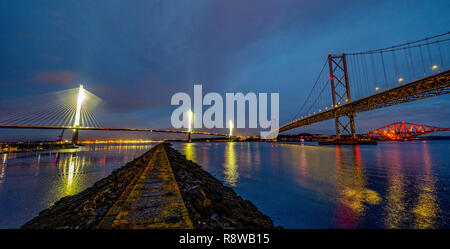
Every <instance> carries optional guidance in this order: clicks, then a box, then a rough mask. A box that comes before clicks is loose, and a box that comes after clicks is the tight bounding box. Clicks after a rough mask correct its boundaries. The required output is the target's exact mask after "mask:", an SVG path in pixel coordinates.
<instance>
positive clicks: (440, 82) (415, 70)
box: [279, 32, 450, 137]
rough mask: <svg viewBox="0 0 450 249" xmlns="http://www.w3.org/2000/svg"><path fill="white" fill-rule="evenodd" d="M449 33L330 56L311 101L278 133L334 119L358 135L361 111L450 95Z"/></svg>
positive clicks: (342, 131)
mask: <svg viewBox="0 0 450 249" xmlns="http://www.w3.org/2000/svg"><path fill="white" fill-rule="evenodd" d="M449 41H450V32H447V33H444V34H440V35H436V36H432V37H427V38H424V39H421V40H417V41H413V42H408V43H403V44H399V45H395V46H391V47H387V48H382V49H375V50H369V51H364V52H357V53H348V54H345V53H344V54H340V55H332V54H329V55H328V58H327V60H326V62H325V63H324V65H323V67H322V70H321V72H320V73H319V76H318V77H317V80H316V82H315V83H314V86H313V88H312V90H311V91H310V93H309V95H308V97H307V99H306V100H305V102H304V103H303V105H302V106H301V108H300V110H299V111H298V112H297V114H296V115H295V117H294V119H293V120H292V121H291V122H289V123H287V124H285V125H282V126H281V127H280V129H279V132H284V131H288V130H291V129H294V128H297V127H300V126H304V125H310V124H313V123H317V122H321V121H324V120H329V119H334V121H335V129H336V135H337V137H340V136H341V135H344V134H348V135H351V136H353V137H355V122H354V117H355V115H356V114H357V113H361V112H366V111H370V110H375V109H380V108H385V107H389V106H393V105H398V104H402V103H407V102H411V101H416V100H420V99H426V98H430V97H434V96H439V95H443V94H447V93H449V92H450V70H449V67H450V58H449V55H450V47H449Z"/></svg>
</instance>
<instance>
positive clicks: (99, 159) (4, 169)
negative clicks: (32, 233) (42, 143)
mask: <svg viewBox="0 0 450 249" xmlns="http://www.w3.org/2000/svg"><path fill="white" fill-rule="evenodd" d="M154 145H155V144H138V145H133V144H123V145H121V144H97V145H88V146H86V147H81V148H80V149H66V150H59V151H54V152H40V153H11V154H2V155H1V156H2V160H1V161H0V162H1V164H0V228H17V227H20V225H22V224H23V223H25V222H26V221H28V220H30V219H31V218H33V217H34V216H36V215H37V214H38V213H39V212H40V211H41V210H43V209H45V208H47V207H48V206H50V205H51V204H52V203H53V202H55V201H56V200H58V199H60V198H61V197H64V196H68V195H73V194H76V193H79V192H81V191H82V190H84V189H86V188H88V187H90V186H92V185H93V184H94V183H95V182H96V181H98V180H100V179H102V178H104V177H106V176H108V175H109V174H110V173H111V171H113V170H114V169H116V168H119V167H121V166H123V165H125V164H126V163H127V162H129V161H131V160H133V159H134V158H136V157H138V156H140V155H141V154H143V153H144V152H145V151H147V150H149V149H150V148H151V147H153V146H154Z"/></svg>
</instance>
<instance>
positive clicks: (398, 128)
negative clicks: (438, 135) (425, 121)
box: [367, 122, 450, 141]
mask: <svg viewBox="0 0 450 249" xmlns="http://www.w3.org/2000/svg"><path fill="white" fill-rule="evenodd" d="M445 131H450V128H439V127H434V126H429V125H421V124H413V123H406V122H397V123H393V124H390V125H386V126H384V127H381V128H379V129H376V130H373V131H369V132H368V133H367V136H368V137H369V138H370V137H371V136H373V135H378V136H381V137H384V138H386V139H387V140H391V141H401V140H404V141H405V140H411V139H414V138H416V137H417V136H420V135H424V134H429V133H434V132H445Z"/></svg>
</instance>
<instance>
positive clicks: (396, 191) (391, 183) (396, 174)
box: [377, 145, 407, 229]
mask: <svg viewBox="0 0 450 249" xmlns="http://www.w3.org/2000/svg"><path fill="white" fill-rule="evenodd" d="M397 146H398V145H397ZM377 157H378V158H379V159H380V161H384V160H386V159H390V160H391V161H392V163H391V164H390V166H389V167H388V168H387V170H388V177H389V179H388V191H387V195H386V206H385V210H386V218H385V220H384V223H385V226H386V228H391V229H392V228H401V226H402V224H403V223H404V221H405V220H406V219H407V217H406V206H405V200H404V198H405V183H404V182H405V177H404V174H403V171H402V166H401V165H402V162H401V161H400V158H401V157H400V155H399V149H398V148H396V149H394V150H392V151H391V152H390V153H388V154H384V153H382V152H379V154H378V155H377Z"/></svg>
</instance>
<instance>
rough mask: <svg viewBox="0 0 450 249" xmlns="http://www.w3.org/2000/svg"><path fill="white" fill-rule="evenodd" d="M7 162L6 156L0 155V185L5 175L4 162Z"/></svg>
mask: <svg viewBox="0 0 450 249" xmlns="http://www.w3.org/2000/svg"><path fill="white" fill-rule="evenodd" d="M7 161H8V154H6V153H4V154H3V155H2V163H1V164H0V184H2V183H3V181H4V180H5V175H6V162H7Z"/></svg>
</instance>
